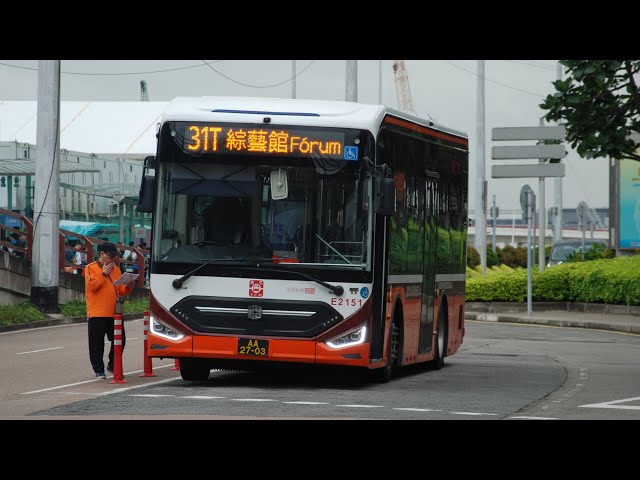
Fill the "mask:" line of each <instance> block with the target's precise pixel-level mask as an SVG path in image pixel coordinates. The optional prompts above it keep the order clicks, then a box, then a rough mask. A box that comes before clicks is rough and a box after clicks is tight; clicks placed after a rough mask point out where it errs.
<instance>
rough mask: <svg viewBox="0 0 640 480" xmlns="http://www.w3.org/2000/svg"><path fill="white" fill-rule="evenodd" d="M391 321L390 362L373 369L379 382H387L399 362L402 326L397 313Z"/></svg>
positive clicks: (388, 348) (388, 347) (388, 349)
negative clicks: (399, 324) (399, 325)
mask: <svg viewBox="0 0 640 480" xmlns="http://www.w3.org/2000/svg"><path fill="white" fill-rule="evenodd" d="M393 317H394V319H393V322H392V323H391V332H390V335H389V344H388V346H387V351H388V362H387V365H386V366H384V367H382V368H378V369H376V370H373V376H374V379H375V380H376V381H377V382H379V383H387V382H389V381H390V380H391V378H392V377H393V372H394V370H395V367H396V364H397V363H398V352H399V351H400V328H399V327H398V321H397V319H396V315H394V316H393Z"/></svg>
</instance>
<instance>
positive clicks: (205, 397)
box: [180, 395, 227, 400]
mask: <svg viewBox="0 0 640 480" xmlns="http://www.w3.org/2000/svg"><path fill="white" fill-rule="evenodd" d="M180 398H193V399H196V400H214V399H216V398H227V397H208V396H206V395H187V396H184V397H180Z"/></svg>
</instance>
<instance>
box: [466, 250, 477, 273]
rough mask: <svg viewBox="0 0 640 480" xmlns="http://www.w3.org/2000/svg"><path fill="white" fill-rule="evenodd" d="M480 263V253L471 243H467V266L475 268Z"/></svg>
mask: <svg viewBox="0 0 640 480" xmlns="http://www.w3.org/2000/svg"><path fill="white" fill-rule="evenodd" d="M478 265H480V253H479V252H478V250H476V249H475V248H474V247H473V246H472V245H467V267H469V268H472V269H475V268H476V267H477V266H478Z"/></svg>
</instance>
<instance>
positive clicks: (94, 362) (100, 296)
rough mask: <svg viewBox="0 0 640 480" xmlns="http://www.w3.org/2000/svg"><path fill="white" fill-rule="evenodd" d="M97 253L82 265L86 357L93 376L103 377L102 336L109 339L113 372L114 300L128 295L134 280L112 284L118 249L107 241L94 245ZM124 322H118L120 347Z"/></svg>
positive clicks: (123, 337)
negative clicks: (96, 258) (85, 313)
mask: <svg viewBox="0 0 640 480" xmlns="http://www.w3.org/2000/svg"><path fill="white" fill-rule="evenodd" d="M98 252H100V257H99V258H98V260H96V261H95V262H91V263H90V264H88V265H87V266H86V267H85V270H84V280H85V298H86V303H87V317H88V320H89V360H91V366H92V367H93V371H94V372H95V375H96V378H107V376H106V375H105V373H104V336H105V335H106V336H107V338H108V339H109V341H110V342H111V349H110V350H109V363H108V364H107V370H108V371H109V372H112V373H113V355H114V342H113V323H114V316H115V314H116V304H117V302H118V298H119V297H124V296H125V295H129V293H131V292H132V291H133V289H134V286H135V284H134V282H133V281H131V282H129V283H128V284H126V285H114V284H113V283H114V282H115V281H116V280H118V278H120V276H121V275H122V272H121V271H120V268H118V257H119V256H120V252H119V251H118V249H117V248H116V246H115V245H114V244H113V243H111V242H105V243H103V244H101V245H100V246H99V247H98ZM125 341H126V338H125V333H124V323H123V324H122V349H123V350H124V345H125Z"/></svg>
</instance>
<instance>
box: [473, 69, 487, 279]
mask: <svg viewBox="0 0 640 480" xmlns="http://www.w3.org/2000/svg"><path fill="white" fill-rule="evenodd" d="M477 102H478V103H477V109H476V115H477V120H476V143H477V147H476V155H477V158H476V169H477V170H476V195H475V197H476V202H475V203H476V236H475V247H476V250H477V251H478V253H479V254H480V265H482V275H486V274H487V209H486V202H487V192H486V191H485V188H486V182H485V146H484V140H485V131H484V128H485V127H484V60H478V93H477Z"/></svg>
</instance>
